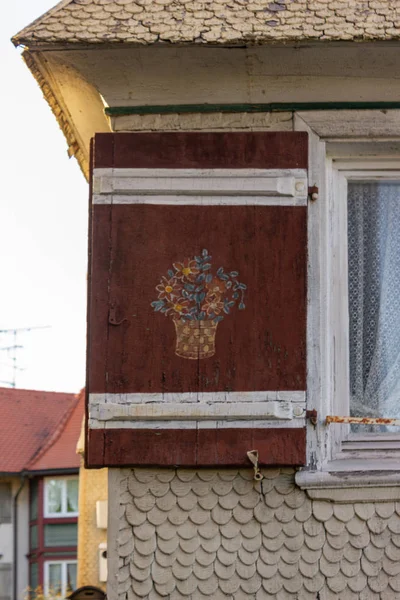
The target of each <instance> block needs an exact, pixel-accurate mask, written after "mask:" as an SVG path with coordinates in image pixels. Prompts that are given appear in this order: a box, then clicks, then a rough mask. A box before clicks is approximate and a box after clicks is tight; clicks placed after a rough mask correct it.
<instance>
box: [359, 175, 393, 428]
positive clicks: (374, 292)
mask: <svg viewBox="0 0 400 600" xmlns="http://www.w3.org/2000/svg"><path fill="white" fill-rule="evenodd" d="M348 255H349V338H350V396H351V403H350V409H351V414H352V415H353V416H357V417H358V416H360V417H362V416H370V417H380V416H382V417H393V418H394V417H398V418H400V184H399V183H380V182H370V183H364V182H363V183H361V182H360V183H359V182H354V183H349V193H348ZM396 430H398V428H396Z"/></svg>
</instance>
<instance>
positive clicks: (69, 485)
mask: <svg viewBox="0 0 400 600" xmlns="http://www.w3.org/2000/svg"><path fill="white" fill-rule="evenodd" d="M44 513H45V514H44V516H45V517H75V516H77V515H78V478H77V477H68V478H64V479H61V478H57V479H46V482H45V509H44Z"/></svg>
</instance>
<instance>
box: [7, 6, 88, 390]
mask: <svg viewBox="0 0 400 600" xmlns="http://www.w3.org/2000/svg"><path fill="white" fill-rule="evenodd" d="M56 3H57V2H56V0H12V2H7V5H6V6H7V8H3V10H2V19H1V20H0V72H1V94H0V114H1V116H2V126H1V137H2V139H1V144H0V165H1V168H0V177H1V193H0V260H1V271H0V273H1V276H2V281H1V286H0V290H1V293H0V330H8V329H14V328H30V327H32V328H33V327H44V326H46V327H47V328H46V329H32V330H31V331H29V332H21V333H19V334H18V336H17V342H16V343H17V345H18V346H22V348H19V349H17V350H16V358H17V361H16V364H17V366H18V370H17V371H16V387H19V388H25V389H35V390H49V391H51V390H53V391H60V392H61V391H63V392H78V391H79V390H80V389H81V388H82V387H83V386H84V384H85V344H86V339H85V336H86V273H87V214H88V186H87V183H86V181H85V179H84V177H83V175H82V173H81V171H80V169H79V167H78V163H77V162H76V160H75V159H74V158H71V159H69V158H68V155H67V144H66V141H65V138H64V136H63V134H62V133H61V131H60V129H59V127H58V124H57V121H56V119H55V117H54V116H53V114H52V112H51V110H50V108H49V107H48V105H47V102H46V101H45V100H44V98H43V96H42V93H41V91H40V88H39V86H38V85H37V83H36V81H35V80H34V78H33V76H32V75H31V73H30V71H29V70H28V68H27V67H26V65H25V63H24V62H23V60H22V58H21V50H20V49H16V48H15V47H14V46H13V44H12V43H11V42H10V38H11V37H12V36H13V35H15V34H16V33H17V32H19V31H20V30H21V29H22V28H23V27H25V26H26V25H28V24H29V23H31V22H32V21H33V20H34V19H36V18H37V17H39V16H40V15H42V14H43V13H44V12H46V11H47V10H49V9H50V8H52V7H53V6H54V5H55V4H56ZM14 344H15V342H14V338H13V336H12V335H9V334H6V333H0V381H1V383H0V386H4V387H8V385H7V383H8V382H12V380H13V370H12V369H11V368H10V365H11V364H12V363H13V361H12V356H13V352H12V351H9V350H5V348H7V347H10V346H13V345H14Z"/></svg>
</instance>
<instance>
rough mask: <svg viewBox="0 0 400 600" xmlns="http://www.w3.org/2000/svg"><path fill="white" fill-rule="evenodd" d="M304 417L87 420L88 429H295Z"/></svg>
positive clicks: (303, 423) (304, 423)
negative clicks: (217, 419)
mask: <svg viewBox="0 0 400 600" xmlns="http://www.w3.org/2000/svg"><path fill="white" fill-rule="evenodd" d="M305 425H306V421H305V417H303V418H297V419H292V420H291V421H289V420H286V421H285V420H279V419H257V420H253V419H252V420H245V419H242V420H228V419H225V420H219V421H216V420H213V419H208V420H197V421H182V420H179V421H178V420H173V421H161V420H160V421H143V420H142V421H138V420H130V421H99V420H97V419H89V428H90V429H152V430H153V429H297V428H300V427H305Z"/></svg>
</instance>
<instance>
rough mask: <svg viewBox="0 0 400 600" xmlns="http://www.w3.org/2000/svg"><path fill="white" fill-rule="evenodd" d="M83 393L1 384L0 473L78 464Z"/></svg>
mask: <svg viewBox="0 0 400 600" xmlns="http://www.w3.org/2000/svg"><path fill="white" fill-rule="evenodd" d="M83 405H84V402H83V393H81V394H80V395H79V396H78V395H76V394H62V393H57V392H38V391H34V390H19V389H10V388H0V473H19V472H21V471H25V470H29V471H33V470H34V471H38V470H57V469H69V468H78V467H79V457H78V455H77V454H76V444H77V441H78V438H79V431H80V425H81V422H82V418H83V412H84V407H83Z"/></svg>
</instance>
